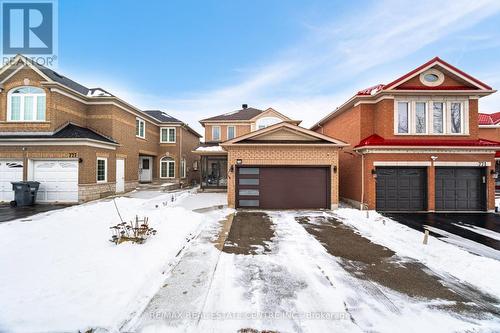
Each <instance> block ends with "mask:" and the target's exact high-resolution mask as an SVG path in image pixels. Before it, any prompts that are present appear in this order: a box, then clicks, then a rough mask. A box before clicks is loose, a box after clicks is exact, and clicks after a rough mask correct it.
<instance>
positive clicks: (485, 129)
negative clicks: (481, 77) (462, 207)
mask: <svg viewBox="0 0 500 333" xmlns="http://www.w3.org/2000/svg"><path fill="white" fill-rule="evenodd" d="M478 123H479V136H480V137H481V138H485V139H488V140H493V141H500V112H495V113H491V114H486V113H480V114H479V119H478ZM495 161H496V167H495V168H496V171H497V173H500V151H497V152H496V154H495ZM495 189H496V191H497V192H498V191H500V177H499V178H497V180H496V184H495Z"/></svg>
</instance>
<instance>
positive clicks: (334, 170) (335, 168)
mask: <svg viewBox="0 0 500 333" xmlns="http://www.w3.org/2000/svg"><path fill="white" fill-rule="evenodd" d="M333 173H337V166H336V165H334V166H333Z"/></svg>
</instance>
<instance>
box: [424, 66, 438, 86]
mask: <svg viewBox="0 0 500 333" xmlns="http://www.w3.org/2000/svg"><path fill="white" fill-rule="evenodd" d="M443 81H444V75H443V73H441V72H440V71H438V70H436V69H429V70H427V71H425V72H423V73H422V74H420V82H422V84H424V85H426V86H428V87H436V86H439V85H440V84H442V83H443Z"/></svg>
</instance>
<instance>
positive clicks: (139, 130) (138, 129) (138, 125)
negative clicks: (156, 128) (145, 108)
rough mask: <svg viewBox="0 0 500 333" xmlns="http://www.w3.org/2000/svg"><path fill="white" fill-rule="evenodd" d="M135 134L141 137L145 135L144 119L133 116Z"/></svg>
mask: <svg viewBox="0 0 500 333" xmlns="http://www.w3.org/2000/svg"><path fill="white" fill-rule="evenodd" d="M135 136H138V137H140V138H143V139H144V138H145V137H146V122H145V121H144V119H141V118H135Z"/></svg>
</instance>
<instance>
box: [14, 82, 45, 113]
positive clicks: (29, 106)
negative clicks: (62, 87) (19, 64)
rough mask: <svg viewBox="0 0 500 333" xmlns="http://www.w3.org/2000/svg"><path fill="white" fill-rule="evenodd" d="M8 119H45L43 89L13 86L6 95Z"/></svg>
mask: <svg viewBox="0 0 500 333" xmlns="http://www.w3.org/2000/svg"><path fill="white" fill-rule="evenodd" d="M7 101H8V102H7V120H8V121H45V108H46V106H45V91H44V90H43V89H41V88H37V87H21V88H15V89H13V90H11V91H10V92H9V93H8V97H7Z"/></svg>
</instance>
